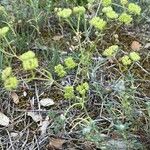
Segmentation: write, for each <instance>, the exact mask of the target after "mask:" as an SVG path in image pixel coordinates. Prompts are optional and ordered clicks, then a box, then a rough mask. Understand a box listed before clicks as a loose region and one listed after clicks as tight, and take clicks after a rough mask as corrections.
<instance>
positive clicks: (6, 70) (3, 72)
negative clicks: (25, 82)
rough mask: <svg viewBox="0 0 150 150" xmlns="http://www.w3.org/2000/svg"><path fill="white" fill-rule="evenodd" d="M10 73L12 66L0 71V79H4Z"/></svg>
mask: <svg viewBox="0 0 150 150" xmlns="http://www.w3.org/2000/svg"><path fill="white" fill-rule="evenodd" d="M11 74H12V68H11V67H7V68H5V69H4V70H3V71H2V80H6V79H7V78H8V77H10V76H11Z"/></svg>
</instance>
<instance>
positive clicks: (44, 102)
mask: <svg viewBox="0 0 150 150" xmlns="http://www.w3.org/2000/svg"><path fill="white" fill-rule="evenodd" d="M40 104H41V106H44V107H46V106H51V105H54V104H55V103H54V101H53V100H52V99H51V98H43V99H41V100H40Z"/></svg>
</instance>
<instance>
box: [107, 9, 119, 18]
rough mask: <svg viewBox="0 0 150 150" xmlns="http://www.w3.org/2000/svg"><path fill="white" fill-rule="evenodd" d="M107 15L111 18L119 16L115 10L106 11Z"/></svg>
mask: <svg viewBox="0 0 150 150" xmlns="http://www.w3.org/2000/svg"><path fill="white" fill-rule="evenodd" d="M106 16H107V17H108V18H110V19H116V18H118V14H117V13H116V12H115V11H113V10H112V11H109V12H107V13H106Z"/></svg>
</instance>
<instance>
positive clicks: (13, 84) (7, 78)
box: [2, 67, 19, 90]
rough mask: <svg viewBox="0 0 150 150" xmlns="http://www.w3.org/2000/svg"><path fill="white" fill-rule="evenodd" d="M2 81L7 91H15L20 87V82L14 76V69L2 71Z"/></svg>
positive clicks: (8, 68)
mask: <svg viewBox="0 0 150 150" xmlns="http://www.w3.org/2000/svg"><path fill="white" fill-rule="evenodd" d="M2 80H3V81H4V87H5V89H6V90H13V89H15V88H17V86H18V83H19V82H18V80H17V78H16V77H15V76H13V75H12V68H11V67H7V68H6V69H4V70H3V71H2Z"/></svg>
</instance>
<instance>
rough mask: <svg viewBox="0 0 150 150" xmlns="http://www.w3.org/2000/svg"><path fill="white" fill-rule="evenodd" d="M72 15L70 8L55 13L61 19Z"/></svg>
mask: <svg viewBox="0 0 150 150" xmlns="http://www.w3.org/2000/svg"><path fill="white" fill-rule="evenodd" d="M71 14H72V10H71V9H70V8H64V9H62V10H60V11H58V12H57V15H58V16H59V17H61V18H64V19H66V18H68V17H70V15H71Z"/></svg>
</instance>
